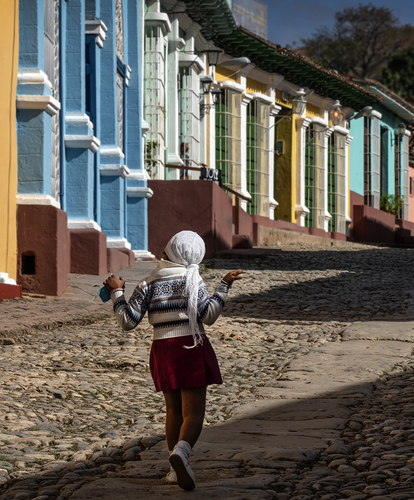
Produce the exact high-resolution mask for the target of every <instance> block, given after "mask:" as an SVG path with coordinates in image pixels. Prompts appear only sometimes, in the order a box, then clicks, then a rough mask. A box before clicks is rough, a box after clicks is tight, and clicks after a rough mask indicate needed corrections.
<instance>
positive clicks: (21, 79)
mask: <svg viewBox="0 0 414 500" xmlns="http://www.w3.org/2000/svg"><path fill="white" fill-rule="evenodd" d="M17 84H18V85H20V84H22V85H33V84H35V85H39V84H40V85H46V87H49V88H50V89H52V88H53V85H52V83H51V82H50V80H49V78H48V77H47V75H46V73H45V72H44V71H42V70H41V69H20V70H19V71H18V72H17Z"/></svg>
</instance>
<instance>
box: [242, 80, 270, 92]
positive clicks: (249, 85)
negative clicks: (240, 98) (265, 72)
mask: <svg viewBox="0 0 414 500" xmlns="http://www.w3.org/2000/svg"><path fill="white" fill-rule="evenodd" d="M246 92H248V93H249V94H253V93H254V92H260V93H261V94H264V95H266V84H265V83H262V82H258V81H257V80H253V78H246Z"/></svg>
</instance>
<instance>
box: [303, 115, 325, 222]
mask: <svg viewBox="0 0 414 500" xmlns="http://www.w3.org/2000/svg"><path fill="white" fill-rule="evenodd" d="M323 137H324V127H322V126H321V125H319V124H316V123H311V124H310V125H309V126H308V127H307V128H306V134H305V140H306V143H305V144H306V147H305V206H306V207H307V208H308V210H309V214H308V215H307V216H306V219H305V226H306V227H316V228H318V227H323V213H324V165H323V149H324V148H323V142H322V141H323Z"/></svg>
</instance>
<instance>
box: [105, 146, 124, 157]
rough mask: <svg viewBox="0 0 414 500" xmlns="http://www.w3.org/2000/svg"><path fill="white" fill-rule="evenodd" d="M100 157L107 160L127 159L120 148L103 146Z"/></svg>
mask: <svg viewBox="0 0 414 500" xmlns="http://www.w3.org/2000/svg"><path fill="white" fill-rule="evenodd" d="M100 155H101V157H102V156H103V157H107V158H125V155H124V153H123V152H122V149H121V148H120V147H119V146H101V150H100Z"/></svg>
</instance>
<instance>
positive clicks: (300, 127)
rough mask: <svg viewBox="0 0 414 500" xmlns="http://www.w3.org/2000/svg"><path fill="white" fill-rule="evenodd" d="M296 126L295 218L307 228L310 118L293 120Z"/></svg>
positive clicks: (300, 117)
mask: <svg viewBox="0 0 414 500" xmlns="http://www.w3.org/2000/svg"><path fill="white" fill-rule="evenodd" d="M293 119H294V120H295V126H296V186H295V193H296V205H295V217H296V220H297V221H298V222H299V225H300V226H305V217H306V216H307V215H308V213H309V209H308V207H307V206H306V205H305V148H306V129H307V127H309V125H310V124H311V119H310V118H304V117H303V116H297V117H296V119H295V117H294V118H293Z"/></svg>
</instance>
